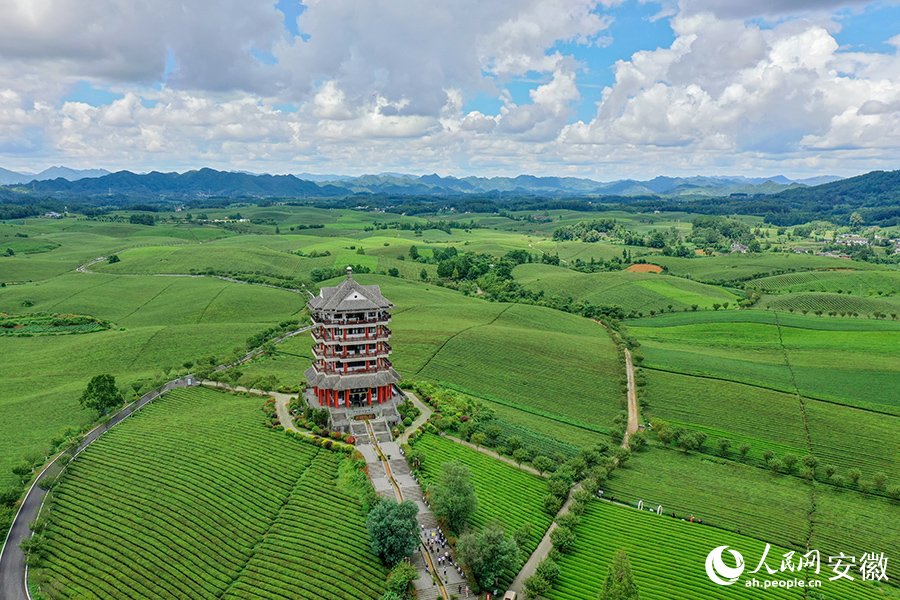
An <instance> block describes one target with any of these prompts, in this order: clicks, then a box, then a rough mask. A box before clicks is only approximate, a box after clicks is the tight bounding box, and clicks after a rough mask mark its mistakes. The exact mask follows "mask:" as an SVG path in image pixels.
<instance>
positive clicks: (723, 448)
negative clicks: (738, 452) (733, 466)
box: [716, 438, 731, 456]
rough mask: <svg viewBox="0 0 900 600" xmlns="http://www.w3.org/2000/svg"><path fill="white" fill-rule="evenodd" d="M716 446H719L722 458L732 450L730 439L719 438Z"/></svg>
mask: <svg viewBox="0 0 900 600" xmlns="http://www.w3.org/2000/svg"><path fill="white" fill-rule="evenodd" d="M716 444H717V445H718V446H719V454H721V455H722V456H725V455H726V454H728V449H729V448H731V440H729V439H728V438H719V439H718V440H717V441H716Z"/></svg>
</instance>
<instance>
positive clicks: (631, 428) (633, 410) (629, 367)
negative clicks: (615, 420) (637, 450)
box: [622, 348, 641, 448]
mask: <svg viewBox="0 0 900 600" xmlns="http://www.w3.org/2000/svg"><path fill="white" fill-rule="evenodd" d="M625 375H626V376H627V377H628V427H626V429H625V437H624V438H622V447H623V448H627V447H628V438H629V437H631V434H632V433H634V432H635V431H637V430H638V426H639V425H640V414H641V413H640V411H639V410H638V401H637V388H636V387H635V385H634V363H633V362H632V361H631V352H629V351H628V348H625Z"/></svg>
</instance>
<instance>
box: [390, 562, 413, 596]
mask: <svg viewBox="0 0 900 600" xmlns="http://www.w3.org/2000/svg"><path fill="white" fill-rule="evenodd" d="M418 578H419V571H418V569H416V568H415V567H414V566H412V565H411V564H409V563H408V562H406V561H405V560H404V561H401V562H399V563H397V566H395V567H394V569H393V570H392V571H391V573H390V575H388V578H387V582H386V584H385V587H386V588H387V592H388V593H390V592H393V593H395V594H397V595H398V596H400V597H401V598H406V597H407V595H408V594H407V592H408V591H409V584H410V583H412V581H413V580H414V579H418Z"/></svg>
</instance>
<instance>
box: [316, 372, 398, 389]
mask: <svg viewBox="0 0 900 600" xmlns="http://www.w3.org/2000/svg"><path fill="white" fill-rule="evenodd" d="M303 375H304V376H305V377H306V381H307V382H308V383H309V385H310V386H318V387H320V388H325V389H329V390H352V389H357V388H367V387H378V386H382V385H391V384H394V383H397V382H398V381H402V380H403V378H402V377H400V374H399V373H397V371H395V370H394V368H393V367H388V368H387V369H383V370H379V371H375V372H372V373H347V374H346V375H344V374H338V373H328V374H325V373H319V372H318V371H316V368H315V367H310V368H308V369H307V370H306V371H305V372H304V373H303Z"/></svg>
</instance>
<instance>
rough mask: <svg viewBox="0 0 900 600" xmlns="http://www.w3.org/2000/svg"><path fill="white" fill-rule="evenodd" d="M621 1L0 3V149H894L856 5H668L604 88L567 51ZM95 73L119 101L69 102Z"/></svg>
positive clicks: (265, 166)
mask: <svg viewBox="0 0 900 600" xmlns="http://www.w3.org/2000/svg"><path fill="white" fill-rule="evenodd" d="M622 2H623V0H521V1H519V2H508V1H507V0H459V1H457V2H450V3H443V4H441V5H434V3H422V2H419V1H416V0H370V1H368V2H364V3H361V2H356V1H352V0H327V1H325V0H307V2H306V3H305V4H306V10H305V11H304V12H303V13H302V14H301V15H300V17H299V18H298V20H297V24H296V25H297V29H299V31H300V33H301V35H300V36H298V37H294V36H292V35H290V34H289V33H288V32H287V31H288V29H286V28H285V27H284V26H283V23H282V18H283V15H281V13H280V12H278V11H277V10H275V8H274V7H273V5H272V0H223V1H222V2H221V3H219V5H217V6H216V8H215V10H210V9H209V7H208V3H203V2H200V0H159V1H158V2H154V3H152V5H150V4H147V3H143V4H142V3H122V2H119V1H117V0H96V1H94V2H90V3H86V4H85V3H83V2H75V0H0V11H2V12H0V14H3V15H4V19H5V22H4V24H5V25H6V27H5V28H4V36H2V37H0V155H2V156H3V160H4V163H5V164H4V166H9V167H17V166H19V167H22V168H25V167H31V165H32V164H33V162H34V157H35V156H45V157H53V158H48V160H52V162H67V163H70V164H72V163H75V164H74V165H73V166H106V167H108V168H120V167H130V168H139V167H138V166H140V165H148V166H153V167H157V168H168V169H172V168H175V169H183V168H186V167H189V166H202V165H210V166H215V167H219V168H241V169H248V170H256V171H260V170H266V171H272V172H289V171H292V170H293V171H299V170H313V171H315V170H317V169H318V170H320V171H327V172H335V171H345V172H348V173H358V172H360V171H369V172H371V171H378V170H411V171H427V172H433V171H436V170H440V169H443V170H444V172H448V173H460V172H464V171H466V170H475V171H480V172H491V171H494V172H496V171H500V172H506V173H518V172H534V173H559V172H561V171H565V172H566V173H571V174H576V175H577V174H581V175H585V176H594V177H601V178H602V177H604V175H605V176H607V177H608V178H614V177H620V176H646V175H651V176H652V175H654V174H657V173H659V172H666V173H681V174H684V173H690V172H698V171H704V170H708V169H713V170H715V169H718V168H725V169H727V170H728V171H729V172H738V171H741V170H744V171H747V172H758V170H760V169H776V170H777V171H785V170H787V171H790V170H791V169H794V170H795V171H800V172H803V171H807V170H809V169H824V170H831V171H832V172H838V173H845V172H846V171H847V169H852V168H856V167H852V166H849V167H848V165H853V164H856V163H854V162H853V161H855V160H858V161H863V160H867V161H871V160H872V157H873V155H875V156H876V157H877V156H878V153H879V152H881V156H883V157H884V158H883V161H884V164H876V163H873V162H866V163H865V167H862V168H861V169H860V170H864V169H866V168H875V167H884V166H885V164H887V163H889V162H890V160H891V159H892V157H894V156H896V153H897V151H898V150H900V137H898V136H900V56H898V52H896V51H893V52H885V53H874V52H850V51H847V50H842V49H841V48H839V47H838V44H837V42H836V40H835V38H834V31H836V30H837V29H838V26H837V25H836V24H835V22H833V21H830V20H829V19H827V18H825V17H823V16H822V14H823V13H822V11H823V10H826V9H832V8H834V7H836V6H838V5H840V6H842V7H845V6H851V5H853V4H856V2H854V1H850V2H839V3H838V2H832V1H831V0H822V1H815V2H814V1H812V0H784V1H782V0H758V1H755V2H749V1H746V0H727V1H726V0H680V3H674V2H673V3H670V4H668V5H665V3H663V4H664V8H663V10H662V12H660V14H659V15H657V16H658V17H659V18H667V19H669V21H668V22H669V23H670V24H671V26H672V29H673V32H674V34H675V35H674V41H673V42H672V43H671V44H670V45H669V46H668V47H662V48H656V49H647V50H642V51H639V52H636V53H634V54H633V55H631V56H629V57H627V58H625V59H623V60H620V61H618V62H616V63H615V64H614V65H613V67H612V70H613V73H614V75H615V82H614V83H613V84H612V85H610V86H609V87H607V88H605V89H604V90H603V92H602V96H601V97H600V98H594V97H592V96H591V95H590V93H589V92H588V91H586V90H580V89H579V75H580V74H581V73H582V72H583V71H582V68H583V67H585V66H587V65H582V64H579V63H578V62H576V60H575V59H574V58H573V56H571V55H569V54H567V52H570V50H568V48H569V47H570V45H571V44H582V45H596V46H599V45H604V44H607V43H608V42H609V27H610V25H611V23H612V20H611V18H610V17H609V16H608V14H607V13H606V12H605V9H606V8H608V7H610V6H614V5H618V4H621V3H622ZM667 10H671V11H672V12H671V13H670V12H666V11H667ZM814 13H818V15H817V16H815V18H795V17H796V15H804V16H808V15H813V14H814ZM663 15H665V16H663ZM756 17H762V18H763V19H762V20H761V19H759V18H756ZM768 17H774V18H773V19H771V21H772V22H774V26H770V25H772V23H771V22H770V23H765V21H768V20H769V19H768ZM760 22H764V23H765V25H764V26H760V24H759V23H760ZM888 43H892V44H894V45H895V46H900V36H897V37H895V38H893V39H891V40H888ZM589 66H590V69H591V70H592V71H597V70H601V69H603V68H604V67H605V66H606V65H589ZM523 75H524V76H526V77H527V78H528V79H529V80H532V81H536V83H533V84H532V86H531V89H530V90H529V92H528V96H527V98H526V99H524V101H523V99H522V97H520V96H519V95H518V94H517V95H516V98H517V100H518V102H515V101H513V98H512V95H510V93H509V92H507V91H506V89H505V88H506V87H507V84H508V83H509V82H510V81H512V80H519V81H521V80H522V79H523V77H522V76H523ZM83 81H89V82H92V83H93V84H95V85H97V86H101V87H105V88H106V89H107V90H109V91H111V92H113V93H114V97H117V99H114V100H105V101H104V102H103V103H98V102H93V103H92V104H88V103H85V102H75V101H64V100H63V98H64V97H66V94H68V93H70V92H72V91H73V89H75V88H76V86H77V85H78V84H79V83H80V82H83ZM148 84H153V85H152V87H150V86H149V85H148ZM510 89H512V88H510ZM479 93H480V94H483V95H485V96H487V97H491V96H493V97H498V98H500V99H501V101H502V106H501V107H500V109H499V110H498V111H496V114H490V112H492V111H487V110H486V109H484V107H483V106H481V107H480V108H481V110H473V109H471V108H467V101H468V100H471V99H472V98H473V97H474V96H475V95H476V94H479ZM593 100H599V101H598V102H597V105H598V108H597V111H596V114H595V115H594V116H593V118H591V119H586V120H585V121H578V122H572V119H573V114H574V109H575V107H576V106H578V105H579V104H580V103H583V102H588V101H593ZM895 132H897V133H895ZM885 149H887V150H885ZM10 157H12V159H13V160H12V162H10V160H8V159H9V158H10ZM17 161H18V163H17ZM859 164H863V163H859ZM317 165H322V166H321V167H318V168H317Z"/></svg>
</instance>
